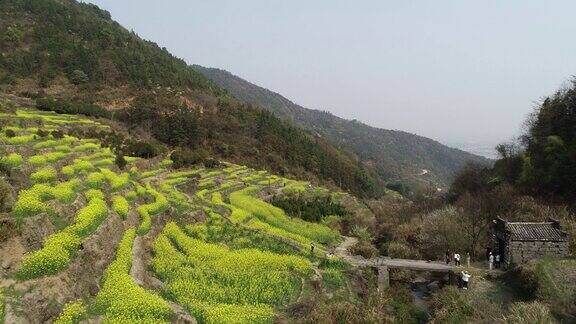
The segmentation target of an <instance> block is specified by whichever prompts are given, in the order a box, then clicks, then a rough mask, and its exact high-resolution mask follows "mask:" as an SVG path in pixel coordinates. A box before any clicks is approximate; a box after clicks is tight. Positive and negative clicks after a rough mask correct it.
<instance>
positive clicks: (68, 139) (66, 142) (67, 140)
mask: <svg viewBox="0 0 576 324" xmlns="http://www.w3.org/2000/svg"><path fill="white" fill-rule="evenodd" d="M77 140H78V139H77V138H76V137H73V136H65V137H64V138H60V139H49V140H45V141H42V142H39V143H36V144H34V148H35V149H37V150H40V149H45V148H50V147H57V146H66V147H69V146H70V144H72V143H74V142H76V141H77Z"/></svg>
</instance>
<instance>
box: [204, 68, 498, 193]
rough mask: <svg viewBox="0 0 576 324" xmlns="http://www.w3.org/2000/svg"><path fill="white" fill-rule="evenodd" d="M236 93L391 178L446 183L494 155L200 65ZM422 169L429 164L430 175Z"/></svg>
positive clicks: (383, 177)
mask: <svg viewBox="0 0 576 324" xmlns="http://www.w3.org/2000/svg"><path fill="white" fill-rule="evenodd" d="M194 68H195V69H196V70H198V71H199V72H201V73H202V74H204V75H205V76H206V77H207V78H209V79H210V80H212V81H213V82H214V83H216V84H217V85H219V86H220V87H222V88H224V89H226V90H228V91H230V93H231V94H232V95H234V96H235V97H237V98H239V99H240V100H244V101H246V102H249V103H252V104H254V105H259V106H261V107H264V108H265V109H268V110H269V111H271V112H273V113H274V114H275V115H276V116H278V117H280V118H281V119H284V120H289V121H291V122H293V123H294V124H296V125H299V126H302V127H303V128H305V129H308V130H310V131H312V132H314V133H316V134H319V135H321V136H322V137H324V138H326V139H327V140H329V141H330V142H331V143H333V144H334V145H336V146H338V147H342V148H346V149H348V150H350V151H352V152H354V153H355V154H356V155H357V156H358V157H359V158H360V160H361V161H362V162H363V163H364V164H365V165H368V166H370V167H371V168H373V169H374V170H375V172H376V173H377V174H378V175H379V176H380V177H381V178H382V179H385V180H388V181H391V180H392V181H393V180H401V181H402V182H405V183H420V184H422V183H428V181H431V182H432V183H433V184H434V185H437V186H441V187H445V186H447V185H448V184H450V182H451V180H452V179H453V178H454V175H455V174H456V173H457V172H458V171H459V170H461V169H462V168H463V167H464V165H466V163H467V162H469V161H472V162H477V163H481V164H489V163H490V161H489V160H488V159H485V158H483V157H480V156H476V155H473V154H470V153H467V152H464V151H461V150H458V149H453V148H450V147H447V146H445V145H442V144H440V143H438V142H436V141H434V140H431V139H429V138H425V137H422V136H418V135H414V134H409V133H406V132H402V131H396V130H387V129H379V128H375V127H371V126H368V125H365V124H363V123H361V122H358V121H355V120H345V119H343V118H339V117H337V116H334V115H332V114H330V113H329V112H325V111H319V110H312V109H307V108H304V107H301V106H299V105H297V104H295V103H293V102H291V101H290V100H288V99H286V98H284V97H282V96H281V95H280V94H278V93H275V92H272V91H270V90H267V89H264V88H262V87H259V86H257V85H254V84H252V83H250V82H248V81H246V80H243V79H241V78H239V77H237V76H235V75H233V74H231V73H229V72H227V71H223V70H220V69H213V68H204V67H201V66H197V65H196V66H194ZM422 170H428V171H429V173H427V174H426V176H425V177H423V176H421V175H420V174H421V173H422Z"/></svg>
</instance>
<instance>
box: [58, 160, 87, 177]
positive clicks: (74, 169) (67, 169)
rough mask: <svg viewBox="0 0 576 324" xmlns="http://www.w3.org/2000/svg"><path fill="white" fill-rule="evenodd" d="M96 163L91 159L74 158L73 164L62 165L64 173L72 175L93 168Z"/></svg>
mask: <svg viewBox="0 0 576 324" xmlns="http://www.w3.org/2000/svg"><path fill="white" fill-rule="evenodd" d="M93 168H94V165H92V163H90V161H84V160H82V159H74V161H73V163H72V164H69V165H66V166H64V167H62V173H63V174H64V175H66V176H68V177H72V176H74V175H75V174H77V173H82V172H86V171H89V170H92V169H93Z"/></svg>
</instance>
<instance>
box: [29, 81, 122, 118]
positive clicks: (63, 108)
mask: <svg viewBox="0 0 576 324" xmlns="http://www.w3.org/2000/svg"><path fill="white" fill-rule="evenodd" d="M80 72H81V71H80ZM36 108H38V109H39V110H44V111H54V112H56V113H59V114H73V115H75V114H83V115H86V116H92V117H104V118H110V117H111V113H110V112H109V111H107V110H106V109H104V108H102V107H100V106H98V105H95V104H92V103H87V102H82V101H69V100H66V99H54V98H38V99H36Z"/></svg>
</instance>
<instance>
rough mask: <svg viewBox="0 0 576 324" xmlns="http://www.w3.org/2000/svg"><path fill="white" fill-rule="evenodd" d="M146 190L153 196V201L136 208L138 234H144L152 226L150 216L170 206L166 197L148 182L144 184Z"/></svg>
mask: <svg viewBox="0 0 576 324" xmlns="http://www.w3.org/2000/svg"><path fill="white" fill-rule="evenodd" d="M146 192H147V193H148V194H149V195H151V196H152V197H154V202H152V203H150V204H146V205H142V206H140V207H138V209H137V211H138V214H139V215H140V219H141V222H140V226H139V227H138V234H140V235H144V234H146V233H148V231H150V228H151V227H152V219H151V217H150V216H153V215H156V214H159V213H161V212H163V211H165V210H166V209H168V207H169V206H170V205H169V203H168V199H166V197H165V196H164V195H163V194H162V193H160V192H158V191H156V190H155V189H154V188H152V186H151V185H150V184H147V185H146Z"/></svg>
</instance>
